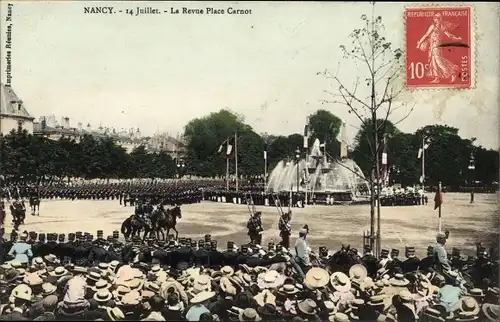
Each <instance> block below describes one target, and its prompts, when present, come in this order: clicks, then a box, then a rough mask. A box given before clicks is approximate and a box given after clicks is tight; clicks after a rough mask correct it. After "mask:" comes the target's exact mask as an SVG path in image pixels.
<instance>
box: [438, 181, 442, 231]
mask: <svg viewBox="0 0 500 322" xmlns="http://www.w3.org/2000/svg"><path fill="white" fill-rule="evenodd" d="M438 196H439V199H441V181H439V183H438ZM441 204H442V202H440V203H439V210H438V211H439V214H438V231H439V232H441V231H442V230H441V228H442V223H441Z"/></svg>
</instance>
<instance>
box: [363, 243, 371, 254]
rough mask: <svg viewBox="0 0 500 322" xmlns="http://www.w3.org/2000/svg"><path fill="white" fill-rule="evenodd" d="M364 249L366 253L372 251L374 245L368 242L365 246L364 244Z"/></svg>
mask: <svg viewBox="0 0 500 322" xmlns="http://www.w3.org/2000/svg"><path fill="white" fill-rule="evenodd" d="M363 249H364V251H365V252H366V253H369V252H371V251H372V246H370V245H368V244H366V245H365V246H363Z"/></svg>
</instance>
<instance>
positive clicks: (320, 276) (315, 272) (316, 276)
mask: <svg viewBox="0 0 500 322" xmlns="http://www.w3.org/2000/svg"><path fill="white" fill-rule="evenodd" d="M329 280H330V275H329V274H328V272H327V271H326V270H324V269H322V268H319V267H313V268H311V269H310V270H309V271H308V272H307V274H306V278H305V280H304V284H305V285H306V286H307V287H308V288H310V289H316V288H320V287H324V286H326V285H327V284H328V281H329Z"/></svg>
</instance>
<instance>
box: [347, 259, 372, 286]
mask: <svg viewBox="0 0 500 322" xmlns="http://www.w3.org/2000/svg"><path fill="white" fill-rule="evenodd" d="M367 276H368V271H367V270H366V267H364V266H363V265H361V264H356V265H353V266H352V267H351V268H350V269H349V277H350V278H351V280H352V281H353V282H357V283H361V282H363V281H364V279H365V278H366V277H367Z"/></svg>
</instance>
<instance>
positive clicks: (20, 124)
mask: <svg viewBox="0 0 500 322" xmlns="http://www.w3.org/2000/svg"><path fill="white" fill-rule="evenodd" d="M17 130H18V131H19V132H21V131H22V130H23V121H17Z"/></svg>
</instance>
